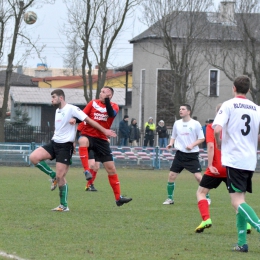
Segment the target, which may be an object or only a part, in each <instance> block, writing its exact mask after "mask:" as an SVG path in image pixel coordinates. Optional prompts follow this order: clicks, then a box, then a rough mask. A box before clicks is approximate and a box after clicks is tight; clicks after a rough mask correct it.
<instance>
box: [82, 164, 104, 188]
mask: <svg viewBox="0 0 260 260" xmlns="http://www.w3.org/2000/svg"><path fill="white" fill-rule="evenodd" d="M89 167H90V173H91V175H92V179H91V180H89V181H87V183H86V188H85V190H86V191H97V189H96V188H95V187H94V181H95V179H96V176H97V172H98V170H99V168H100V162H96V161H95V159H91V160H89Z"/></svg>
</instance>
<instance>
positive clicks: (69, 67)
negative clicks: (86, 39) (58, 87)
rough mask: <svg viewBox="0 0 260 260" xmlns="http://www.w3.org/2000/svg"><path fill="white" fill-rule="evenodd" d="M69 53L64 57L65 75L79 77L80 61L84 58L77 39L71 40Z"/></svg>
mask: <svg viewBox="0 0 260 260" xmlns="http://www.w3.org/2000/svg"><path fill="white" fill-rule="evenodd" d="M66 49H67V53H66V56H65V57H63V64H64V67H65V70H64V73H65V74H66V75H73V76H75V75H79V74H80V72H81V68H80V66H79V63H80V59H81V56H82V50H81V48H80V47H79V44H78V43H77V37H76V36H74V38H72V39H69V43H68V45H67V46H66Z"/></svg>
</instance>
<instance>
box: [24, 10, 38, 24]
mask: <svg viewBox="0 0 260 260" xmlns="http://www.w3.org/2000/svg"><path fill="white" fill-rule="evenodd" d="M23 19H24V21H25V22H26V23H27V24H34V23H35V22H36V20H37V14H36V13H35V12H33V11H28V12H26V13H25V14H24V16H23Z"/></svg>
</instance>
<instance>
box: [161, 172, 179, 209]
mask: <svg viewBox="0 0 260 260" xmlns="http://www.w3.org/2000/svg"><path fill="white" fill-rule="evenodd" d="M177 177H178V173H176V172H173V171H171V170H170V172H169V176H168V183H167V199H166V200H165V201H164V202H163V205H171V204H174V190H175V180H176V178H177Z"/></svg>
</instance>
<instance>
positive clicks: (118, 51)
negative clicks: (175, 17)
mask: <svg viewBox="0 0 260 260" xmlns="http://www.w3.org/2000/svg"><path fill="white" fill-rule="evenodd" d="M220 1H221V0H214V2H215V4H216V7H217V6H218V4H219V2H220ZM30 10H33V11H35V12H36V13H37V16H38V19H37V22H36V23H35V24H33V25H26V29H27V30H28V32H29V33H30V34H31V35H35V37H37V36H38V35H39V36H40V41H39V43H41V44H46V47H45V49H44V51H43V53H42V56H45V57H46V63H47V65H48V67H49V68H62V67H63V58H62V57H63V55H64V53H65V52H66V48H65V41H66V40H65V39H64V36H63V35H62V33H61V32H60V28H62V24H63V23H64V19H65V18H66V7H65V5H64V4H63V3H62V0H56V3H55V4H54V5H45V6H44V7H42V8H41V9H33V8H32V9H30ZM50 17H51V18H50ZM145 29H146V27H145V26H144V25H143V24H142V23H140V22H139V20H138V14H136V16H135V17H133V18H132V19H131V20H129V21H127V24H126V26H125V29H124V32H123V33H122V34H121V36H120V37H119V38H118V39H117V42H116V46H115V48H114V49H113V54H112V56H111V59H110V64H109V67H119V66H123V65H126V64H128V63H130V62H132V55H133V54H132V47H133V46H132V44H129V40H131V39H132V38H134V37H135V36H137V35H138V34H140V33H141V32H142V31H144V30H145ZM35 32H37V34H35ZM22 52H23V50H22V49H19V48H17V54H21V53H22ZM40 62H41V61H40V60H39V59H38V58H37V57H32V58H29V59H28V60H27V64H25V65H24V66H26V67H34V68H35V67H36V66H37V63H40Z"/></svg>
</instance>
